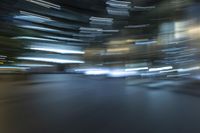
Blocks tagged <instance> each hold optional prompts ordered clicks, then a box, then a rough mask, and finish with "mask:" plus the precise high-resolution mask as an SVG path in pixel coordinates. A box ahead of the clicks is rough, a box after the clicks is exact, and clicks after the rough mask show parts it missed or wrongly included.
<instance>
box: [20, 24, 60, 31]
mask: <svg viewBox="0 0 200 133" xmlns="http://www.w3.org/2000/svg"><path fill="white" fill-rule="evenodd" d="M19 27H21V28H26V29H32V30H40V31H47V32H59V30H55V29H51V28H45V27H40V26H30V25H21V26H19Z"/></svg>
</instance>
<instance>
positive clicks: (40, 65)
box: [14, 64, 53, 67]
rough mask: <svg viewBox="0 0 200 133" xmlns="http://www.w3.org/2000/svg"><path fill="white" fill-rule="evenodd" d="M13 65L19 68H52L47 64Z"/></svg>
mask: <svg viewBox="0 0 200 133" xmlns="http://www.w3.org/2000/svg"><path fill="white" fill-rule="evenodd" d="M14 65H15V66H19V67H53V65H47V64H14Z"/></svg>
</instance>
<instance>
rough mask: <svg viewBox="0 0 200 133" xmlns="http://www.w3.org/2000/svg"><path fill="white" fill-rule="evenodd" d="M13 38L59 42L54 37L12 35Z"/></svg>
mask: <svg viewBox="0 0 200 133" xmlns="http://www.w3.org/2000/svg"><path fill="white" fill-rule="evenodd" d="M12 39H17V40H36V41H49V42H58V41H57V40H53V39H47V38H40V37H31V36H17V37H12Z"/></svg>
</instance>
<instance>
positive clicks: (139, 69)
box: [125, 67, 149, 72]
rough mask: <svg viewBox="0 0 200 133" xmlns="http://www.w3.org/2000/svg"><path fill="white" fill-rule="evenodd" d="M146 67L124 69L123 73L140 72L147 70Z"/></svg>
mask: <svg viewBox="0 0 200 133" xmlns="http://www.w3.org/2000/svg"><path fill="white" fill-rule="evenodd" d="M148 69H149V68H148V67H139V68H127V69H125V71H127V72H129V71H141V70H148Z"/></svg>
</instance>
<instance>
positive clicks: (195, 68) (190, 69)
mask: <svg viewBox="0 0 200 133" xmlns="http://www.w3.org/2000/svg"><path fill="white" fill-rule="evenodd" d="M195 70H200V67H199V66H195V67H190V68H180V69H178V72H189V71H195Z"/></svg>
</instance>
